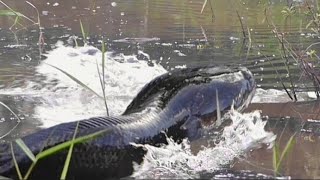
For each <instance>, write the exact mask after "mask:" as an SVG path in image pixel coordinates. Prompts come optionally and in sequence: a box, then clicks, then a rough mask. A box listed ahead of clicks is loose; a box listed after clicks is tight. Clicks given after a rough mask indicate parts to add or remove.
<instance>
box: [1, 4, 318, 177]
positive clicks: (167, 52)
mask: <svg viewBox="0 0 320 180" xmlns="http://www.w3.org/2000/svg"><path fill="white" fill-rule="evenodd" d="M30 2H31V3H32V4H33V5H34V6H35V7H37V9H38V11H39V13H40V22H41V27H42V28H43V29H42V31H43V36H42V38H43V41H42V42H44V43H45V44H44V45H43V46H40V50H41V52H42V53H45V52H46V51H48V50H51V49H52V48H55V43H56V42H57V40H62V41H64V42H65V43H66V44H70V45H72V44H73V42H72V41H71V42H70V41H68V39H69V37H70V36H72V35H77V36H78V39H79V41H78V42H79V44H80V45H81V43H82V41H81V37H82V35H81V28H80V23H79V21H80V20H81V22H82V24H83V27H84V31H85V32H86V33H87V34H88V41H89V44H92V45H94V46H97V47H100V42H99V41H100V40H102V39H103V40H105V41H106V42H107V43H108V49H110V50H112V51H114V52H115V53H124V54H132V53H133V54H137V51H138V50H142V51H143V52H145V53H147V54H149V55H150V59H155V60H157V61H158V62H160V63H161V64H162V65H163V66H164V67H165V68H167V69H168V70H170V69H171V68H172V67H174V66H175V65H182V64H187V65H188V66H191V65H199V64H201V65H206V64H242V65H245V66H247V67H248V68H249V69H250V70H251V71H252V72H253V73H254V75H255V77H256V80H257V82H258V86H259V87H262V88H265V89H268V88H278V89H281V88H282V86H281V84H280V79H279V77H282V81H283V82H284V84H285V85H288V84H289V83H290V78H288V76H287V74H288V73H287V70H286V66H284V60H283V59H282V58H281V57H280V52H281V51H280V48H281V46H280V45H279V43H278V40H277V39H276V38H275V37H274V34H273V33H272V29H273V27H271V26H270V25H268V23H267V21H266V18H265V17H266V16H265V13H264V12H265V9H266V8H267V9H268V13H269V16H268V17H269V18H270V19H272V20H273V22H274V23H275V25H276V26H277V27H278V30H279V31H281V32H283V33H285V35H286V38H287V39H288V41H290V43H291V45H292V46H293V47H294V48H295V50H296V52H300V51H301V50H303V49H305V48H306V47H308V46H309V45H310V44H311V43H313V42H317V41H318V37H317V36H316V35H313V34H312V31H310V30H309V29H305V27H306V24H307V23H308V21H307V20H306V19H304V18H303V17H301V16H300V15H295V16H293V17H290V18H285V17H284V16H283V14H282V13H281V10H283V8H284V6H286V5H288V4H291V3H292V2H291V1H281V0H279V1H263V0H261V1H258V0H256V1H252V0H251V1H250V0H242V1H233V0H215V1H211V5H212V8H210V5H209V4H208V6H206V7H205V9H204V11H203V13H201V8H202V5H203V3H204V1H195V0H194V1H192V0H189V1H183V0H152V1H151V0H135V1H132V0H123V1H110V0H90V1H87V0H68V1H53V0H49V1H46V2H45V1H35V0H32V1H30ZM308 2H309V3H310V4H312V5H315V6H317V5H318V1H308ZM5 3H7V5H8V6H10V7H11V8H12V9H14V10H16V11H19V12H21V13H23V14H25V15H26V16H27V17H29V18H30V19H32V20H33V21H37V12H36V10H35V9H34V8H33V7H31V6H30V5H28V4H27V3H25V2H24V1H19V0H10V1H5ZM0 9H6V8H5V7H4V6H0ZM302 9H303V8H302ZM237 13H238V14H239V15H240V17H241V19H242V23H243V26H244V30H245V33H246V36H247V37H248V36H250V39H248V38H244V37H243V32H242V27H241V23H240V21H239V18H238V15H237ZM13 23H14V17H13V16H10V17H7V16H1V17H0V27H1V30H0V34H1V38H0V63H1V66H0V88H3V89H7V88H12V87H23V86H25V85H26V83H27V82H28V81H41V80H42V79H43V77H41V76H39V75H37V74H36V73H35V70H34V68H35V66H36V65H38V64H39V62H40V61H41V60H43V59H44V57H43V56H40V55H39V54H40V53H39V46H38V44H37V43H38V41H39V34H40V33H39V28H38V26H37V25H33V23H32V22H31V21H29V20H26V19H23V18H21V20H20V21H19V23H20V24H17V25H15V26H13V28H12V31H10V30H9V27H10V26H12V25H13ZM23 27H27V29H23ZM247 30H248V31H247ZM248 32H250V33H248ZM14 44H20V45H23V46H17V47H13V48H12V47H10V46H8V45H14ZM314 49H315V50H316V51H319V46H314ZM175 50H179V51H180V52H181V53H183V54H185V55H186V56H179V55H178V54H177V51H175ZM141 58H142V59H143V58H144V57H141ZM160 59H164V61H161V60H160ZM275 67H277V69H278V72H279V75H278V76H277V75H276V72H275V70H274V69H275ZM289 67H290V72H291V78H292V79H293V81H294V83H295V84H296V86H298V87H299V88H298V89H297V90H298V91H305V90H307V89H312V84H311V83H310V81H308V80H307V79H306V78H305V77H304V76H302V75H301V73H300V71H299V68H298V66H297V63H296V62H295V61H293V60H292V59H290V62H289ZM0 100H1V101H2V102H4V103H5V104H7V105H9V106H10V107H13V110H14V111H16V112H19V114H20V115H21V116H22V117H26V116H28V115H31V114H32V113H33V107H34V106H35V105H36V104H37V103H41V102H39V101H37V100H35V99H32V100H30V99H26V98H25V97H19V96H5V95H0ZM318 107H319V106H318V102H307V103H301V104H296V103H286V104H284V103H282V104H276V103H275V104H253V105H252V106H250V108H249V110H251V109H262V110H263V111H262V112H263V114H264V115H266V116H269V117H270V120H269V121H270V124H276V125H277V126H276V128H272V129H273V131H274V132H275V133H277V134H278V137H279V136H280V134H282V136H281V138H278V141H280V144H281V145H280V146H281V147H284V145H285V143H286V142H287V140H288V139H289V137H290V136H291V135H292V134H294V133H295V132H298V133H297V137H296V145H295V146H294V147H293V150H292V152H291V153H289V155H288V157H287V158H286V160H285V162H284V164H283V166H282V171H281V174H282V175H286V176H291V177H293V178H319V177H320V176H319V172H320V171H318V170H319V162H320V161H319V160H320V157H319V155H320V154H319V152H318V151H317V149H318V147H319V143H318V142H319V134H317V133H315V132H316V131H318V129H319V128H318V126H316V125H315V127H314V128H315V130H314V133H302V132H301V130H300V129H301V128H300V129H299V128H298V127H300V126H302V124H303V123H304V122H306V121H307V119H319V114H318V110H319V108H318ZM0 110H1V113H0V115H1V117H9V116H11V115H10V114H8V113H7V111H5V109H3V108H1V109H0ZM286 116H290V117H291V118H287V119H281V118H280V117H286ZM276 122H279V124H277V123H276ZM284 122H285V123H284ZM287 124H291V125H292V127H293V128H288V127H289V126H290V125H287ZM8 126H9V127H6V128H10V126H12V125H11V124H9V125H8ZM33 126H34V122H32V123H30V122H29V121H28V122H26V123H24V126H21V127H19V129H18V130H19V131H20V130H21V129H24V131H23V132H22V134H26V133H28V132H29V130H30V131H34V128H33ZM20 128H21V129H20ZM25 129H27V130H25ZM20 132H21V131H20ZM232 169H234V170H251V171H254V172H261V173H265V174H271V175H272V174H273V171H272V169H273V168H272V150H266V149H265V148H263V149H260V150H255V151H253V152H251V153H249V154H248V157H245V158H244V159H242V160H239V161H237V162H236V163H235V166H234V167H233V168H232Z"/></svg>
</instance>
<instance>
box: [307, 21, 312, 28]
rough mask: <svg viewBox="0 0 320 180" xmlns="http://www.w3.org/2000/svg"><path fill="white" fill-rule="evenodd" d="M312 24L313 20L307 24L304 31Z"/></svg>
mask: <svg viewBox="0 0 320 180" xmlns="http://www.w3.org/2000/svg"><path fill="white" fill-rule="evenodd" d="M312 23H313V20H310V21H309V23H308V24H307V25H306V29H308V28H309V26H310V25H311V24H312Z"/></svg>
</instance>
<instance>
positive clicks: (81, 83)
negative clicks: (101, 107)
mask: <svg viewBox="0 0 320 180" xmlns="http://www.w3.org/2000/svg"><path fill="white" fill-rule="evenodd" d="M45 64H47V63H45ZM47 65H49V66H51V67H53V68H55V69H57V70H59V71H61V72H62V73H63V74H65V75H67V76H68V77H69V78H71V79H72V80H73V81H75V82H76V83H78V84H79V85H81V86H82V87H83V88H86V89H88V90H89V91H91V92H92V93H94V94H95V95H97V96H98V97H99V98H101V99H103V97H102V96H100V95H99V94H98V93H96V92H95V91H94V90H93V89H91V88H90V87H88V86H87V85H85V84H84V83H83V82H81V81H80V80H78V79H77V78H75V77H73V76H72V75H71V74H69V73H67V72H66V71H64V70H62V69H60V68H58V67H56V66H54V65H51V64H47Z"/></svg>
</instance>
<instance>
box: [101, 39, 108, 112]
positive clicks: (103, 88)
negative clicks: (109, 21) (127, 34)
mask: <svg viewBox="0 0 320 180" xmlns="http://www.w3.org/2000/svg"><path fill="white" fill-rule="evenodd" d="M101 46H102V47H101V52H102V80H101V78H100V81H101V88H102V92H103V100H104V105H105V107H106V111H107V116H109V108H108V104H107V98H106V81H105V76H104V72H105V52H106V47H105V44H104V41H102V44H101ZM99 77H100V73H99Z"/></svg>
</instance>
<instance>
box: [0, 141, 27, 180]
mask: <svg viewBox="0 0 320 180" xmlns="http://www.w3.org/2000/svg"><path fill="white" fill-rule="evenodd" d="M10 149H11V155H12V159H13V163H14V167H15V168H16V171H17V174H18V177H19V179H22V175H21V171H20V168H19V165H18V163H17V160H16V156H15V155H14V152H13V146H12V142H11V143H10ZM0 178H1V179H2V177H1V176H0Z"/></svg>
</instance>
